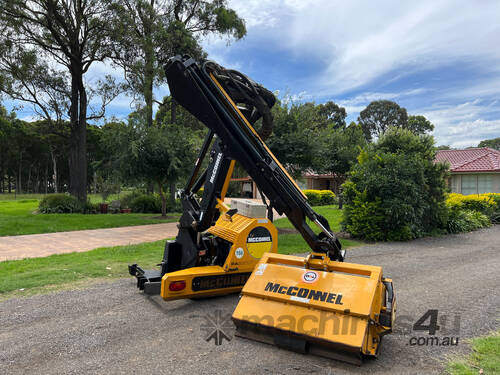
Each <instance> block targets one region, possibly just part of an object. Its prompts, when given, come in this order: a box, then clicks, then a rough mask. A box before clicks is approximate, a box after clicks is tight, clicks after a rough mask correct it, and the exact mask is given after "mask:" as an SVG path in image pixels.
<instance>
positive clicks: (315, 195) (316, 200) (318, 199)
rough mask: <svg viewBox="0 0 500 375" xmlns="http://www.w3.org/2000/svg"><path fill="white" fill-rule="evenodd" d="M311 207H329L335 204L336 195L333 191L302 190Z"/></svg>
mask: <svg viewBox="0 0 500 375" xmlns="http://www.w3.org/2000/svg"><path fill="white" fill-rule="evenodd" d="M302 192H303V193H304V194H305V195H306V197H307V200H308V201H309V204H310V205H311V206H328V205H330V204H335V203H336V200H335V193H334V192H333V191H331V190H313V189H306V190H302Z"/></svg>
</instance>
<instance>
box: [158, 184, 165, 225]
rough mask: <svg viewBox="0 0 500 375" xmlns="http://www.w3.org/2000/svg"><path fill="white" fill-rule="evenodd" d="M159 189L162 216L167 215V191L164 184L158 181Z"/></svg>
mask: <svg viewBox="0 0 500 375" xmlns="http://www.w3.org/2000/svg"><path fill="white" fill-rule="evenodd" d="M158 190H159V191H160V198H161V216H163V217H165V216H167V197H165V192H164V191H163V184H162V183H161V182H160V181H158Z"/></svg>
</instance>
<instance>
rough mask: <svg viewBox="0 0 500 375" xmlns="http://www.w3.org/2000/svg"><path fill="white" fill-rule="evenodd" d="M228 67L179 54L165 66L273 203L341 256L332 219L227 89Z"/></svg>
mask: <svg viewBox="0 0 500 375" xmlns="http://www.w3.org/2000/svg"><path fill="white" fill-rule="evenodd" d="M225 71H226V70H225V69H224V68H222V67H220V66H219V65H217V64H215V63H213V62H210V61H207V62H205V63H203V64H202V65H201V66H200V65H199V64H198V63H196V62H195V61H194V60H193V59H191V58H190V57H188V56H183V57H181V56H176V57H174V58H172V59H170V61H169V63H168V64H167V66H166V67H165V73H166V76H167V80H168V85H169V87H170V92H171V95H172V96H173V97H174V99H175V100H176V101H177V102H178V103H180V104H181V105H182V106H183V107H184V108H186V109H187V110H188V111H189V112H190V113H191V114H193V115H194V116H195V117H196V118H198V119H199V120H200V121H201V122H203V123H204V124H205V125H206V126H207V127H208V128H209V129H210V130H211V131H212V132H214V133H215V135H216V136H217V137H218V139H220V141H221V147H222V148H223V152H224V154H225V155H227V156H228V157H229V158H231V159H234V160H237V161H238V162H239V163H240V164H241V165H242V166H243V168H244V169H245V170H246V171H247V173H248V174H249V175H250V177H251V178H252V179H253V180H254V181H255V183H256V184H257V186H258V187H259V188H260V189H261V191H262V192H263V193H264V195H265V196H266V197H267V198H268V199H269V201H270V203H271V206H272V207H274V208H275V209H276V211H277V212H278V213H279V214H286V216H287V217H288V219H289V220H290V221H291V222H292V224H293V225H294V226H295V228H296V229H297V230H298V231H299V232H300V233H301V235H302V236H303V237H304V239H305V240H306V242H307V243H308V245H309V246H310V247H311V249H312V250H313V251H315V252H322V253H327V254H328V255H329V257H330V259H332V260H338V261H342V260H343V259H344V251H342V250H341V245H340V242H339V240H338V239H337V238H336V236H335V235H334V234H333V232H332V230H331V229H330V226H329V224H328V221H327V220H326V219H325V218H324V217H323V216H321V215H319V214H318V213H316V212H314V210H313V209H312V208H311V206H310V205H309V203H308V202H307V199H306V197H305V196H304V194H303V193H302V192H301V191H300V189H299V188H298V187H297V185H296V184H295V182H293V180H292V179H291V178H290V176H289V175H288V173H287V172H286V171H285V170H284V168H283V167H282V166H281V165H280V163H279V162H278V160H277V159H276V158H275V157H274V155H273V154H272V153H271V151H270V150H269V149H268V148H267V146H266V145H265V144H264V142H263V141H262V140H261V138H260V137H259V136H258V135H257V133H256V132H255V131H254V129H253V128H252V127H251V125H250V124H249V123H248V121H247V119H246V118H245V117H244V116H243V114H242V113H241V112H240V110H239V109H238V108H237V107H236V105H235V104H234V103H233V101H232V100H231V96H230V95H229V94H228V93H227V92H226V91H230V89H231V87H229V86H228V84H227V83H226V82H224V83H222V82H221V81H222V79H223V78H220V79H218V78H217V77H224V72H225ZM243 77H244V76H243ZM244 79H247V80H248V78H246V77H244ZM252 83H253V81H252ZM229 85H230V83H229ZM259 87H260V88H261V89H263V88H262V87H261V86H259ZM263 90H265V89H263ZM266 91H267V90H266ZM271 95H272V94H271ZM306 218H308V219H310V220H311V221H312V222H314V223H315V224H316V225H317V226H318V227H319V228H320V229H321V233H320V234H318V235H317V234H316V233H314V231H313V230H312V229H311V228H310V227H309V225H308V224H307V222H306Z"/></svg>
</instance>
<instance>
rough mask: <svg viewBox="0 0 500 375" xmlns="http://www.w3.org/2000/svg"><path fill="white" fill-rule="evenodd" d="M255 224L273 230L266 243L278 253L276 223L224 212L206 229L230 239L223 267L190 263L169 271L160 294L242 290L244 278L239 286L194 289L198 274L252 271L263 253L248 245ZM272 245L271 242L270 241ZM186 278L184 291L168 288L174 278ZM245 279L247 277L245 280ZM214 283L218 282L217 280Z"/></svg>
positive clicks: (187, 295)
mask: <svg viewBox="0 0 500 375" xmlns="http://www.w3.org/2000/svg"><path fill="white" fill-rule="evenodd" d="M256 228H264V229H265V230H267V231H268V232H269V234H270V237H271V241H270V246H269V247H267V249H268V251H269V252H271V253H276V252H277V250H278V231H277V230H276V227H275V226H274V225H273V223H272V222H271V221H270V220H268V219H266V218H251V217H246V216H243V215H240V214H234V215H233V216H231V217H230V216H228V215H225V214H222V215H221V216H220V217H219V219H218V220H217V222H216V223H215V225H214V226H212V227H210V228H209V229H208V230H207V232H208V233H210V234H213V235H214V236H217V237H219V238H222V239H224V240H226V241H228V242H230V243H231V248H230V250H229V254H228V256H227V258H226V261H225V263H224V265H223V266H222V267H220V266H201V267H191V268H186V269H183V270H180V271H175V272H170V273H166V274H165V275H164V276H163V278H162V283H161V296H162V298H163V299H165V300H173V299H180V298H192V297H208V296H215V295H221V294H228V293H235V292H239V291H240V290H241V288H242V287H243V284H244V282H242V283H241V285H239V286H234V287H227V286H226V287H222V288H217V287H215V288H210V289H207V290H193V280H194V279H195V278H196V277H204V276H214V277H216V276H221V275H223V276H224V278H226V279H229V280H230V279H231V277H234V278H236V280H238V278H241V277H242V276H240V274H245V273H247V276H246V277H248V276H250V273H251V272H252V271H253V269H254V268H255V265H256V264H257V262H258V261H259V258H260V257H261V256H262V254H259V252H254V253H250V252H249V250H248V247H247V239H248V237H249V234H250V233H251V232H252V231H253V230H255V229H256ZM268 245H269V244H268ZM182 280H184V281H185V282H186V288H185V289H184V290H181V291H171V290H169V286H170V283H172V282H174V281H182ZM244 281H246V279H245V280H244ZM214 285H215V284H214Z"/></svg>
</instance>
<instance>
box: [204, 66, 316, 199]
mask: <svg viewBox="0 0 500 375" xmlns="http://www.w3.org/2000/svg"><path fill="white" fill-rule="evenodd" d="M210 78H211V79H212V81H214V83H215V84H216V85H217V87H218V88H219V90H220V91H221V93H222V94H223V95H224V96H225V97H226V99H227V100H228V102H229V103H231V106H232V108H233V109H234V110H235V111H236V112H237V113H238V114H239V115H240V117H241V118H242V119H243V122H244V124H245V125H246V127H247V128H248V129H250V131H251V132H252V133H253V134H255V136H256V137H257V139H258V140H259V141H260V143H261V144H262V146H264V147H265V148H266V150H267V152H269V155H271V157H272V158H273V160H274V161H275V163H276V164H278V165H279V167H280V168H281V169H282V170H283V172H284V173H285V174H286V175H287V176H288V178H289V179H290V181H291V182H292V183H293V184H294V185H295V187H296V188H297V190H298V191H299V192H300V194H302V196H303V197H304V198H305V199H307V197H306V195H305V194H304V193H303V192H302V190H301V189H300V188H299V186H298V185H297V183H296V182H295V180H294V179H293V178H292V176H290V175H289V174H288V172H287V170H286V169H285V168H284V167H283V165H281V163H280V162H279V160H278V159H277V158H276V156H274V154H273V153H272V152H271V150H270V149H269V148H268V147H267V145H266V144H265V143H264V141H263V140H262V139H261V138H260V136H259V134H258V133H257V132H256V131H255V129H254V128H253V126H252V125H250V123H249V122H248V120H247V119H246V117H245V116H243V114H242V113H241V111H240V110H239V108H238V107H237V106H236V104H235V103H234V102H233V99H231V97H230V96H229V95H228V94H227V92H226V90H224V88H223V87H222V85H221V84H220V83H219V81H218V80H217V79H216V78H215V76H214V75H213V74H212V73H210Z"/></svg>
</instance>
